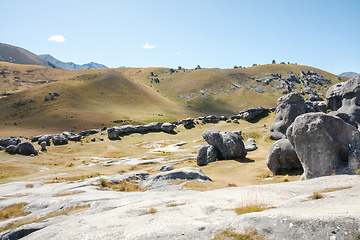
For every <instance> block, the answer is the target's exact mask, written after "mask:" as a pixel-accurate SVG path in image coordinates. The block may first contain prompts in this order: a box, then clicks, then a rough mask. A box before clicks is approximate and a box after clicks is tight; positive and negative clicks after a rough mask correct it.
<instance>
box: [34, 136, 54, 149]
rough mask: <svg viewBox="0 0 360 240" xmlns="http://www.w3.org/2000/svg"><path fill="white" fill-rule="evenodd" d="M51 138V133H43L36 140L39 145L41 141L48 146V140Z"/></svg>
mask: <svg viewBox="0 0 360 240" xmlns="http://www.w3.org/2000/svg"><path fill="white" fill-rule="evenodd" d="M52 138H53V135H52V134H45V135H41V136H40V137H39V138H38V139H37V142H38V144H39V145H40V143H42V142H46V145H47V146H50V140H51V139H52Z"/></svg>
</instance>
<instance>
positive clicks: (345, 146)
mask: <svg viewBox="0 0 360 240" xmlns="http://www.w3.org/2000/svg"><path fill="white" fill-rule="evenodd" d="M286 136H287V138H288V139H289V141H290V143H291V145H292V146H293V147H294V149H295V151H296V153H297V155H298V157H299V160H300V162H301V165H302V166H303V169H304V173H303V175H302V177H301V179H310V178H316V177H321V176H327V175H331V174H341V173H355V171H356V170H358V169H359V168H360V146H359V144H360V132H359V131H358V130H357V129H356V128H355V127H354V126H352V125H350V124H347V123H345V122H344V121H343V120H342V119H341V118H339V117H335V116H331V115H328V114H324V113H307V114H303V115H301V116H298V117H297V118H296V119H295V121H294V122H293V124H292V125H291V126H290V127H289V128H288V130H287V132H286Z"/></svg>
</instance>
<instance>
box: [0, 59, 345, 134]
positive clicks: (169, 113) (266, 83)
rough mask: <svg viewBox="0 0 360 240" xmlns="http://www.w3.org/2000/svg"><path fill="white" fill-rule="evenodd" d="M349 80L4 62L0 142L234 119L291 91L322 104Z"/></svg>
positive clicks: (269, 70) (272, 71)
mask: <svg viewBox="0 0 360 240" xmlns="http://www.w3.org/2000/svg"><path fill="white" fill-rule="evenodd" d="M301 71H304V73H305V72H307V71H309V72H310V71H312V72H316V74H317V78H318V79H326V80H327V81H328V83H325V82H324V83H321V84H313V83H312V82H311V81H310V79H311V78H316V76H315V75H308V76H307V77H308V79H309V82H307V84H308V85H306V84H305V85H304V84H303V83H300V82H297V81H293V82H290V81H289V80H287V79H289V76H290V73H291V72H293V78H295V79H297V80H299V79H300V75H301V74H302V73H301ZM305 74H306V73H305ZM309 74H310V73H309ZM311 74H313V73H311ZM280 75H281V77H280ZM320 77H321V78H320ZM347 79H348V78H345V77H341V78H339V77H338V76H336V75H333V74H330V73H328V72H325V71H322V70H320V69H315V68H312V67H309V66H301V65H283V64H272V65H258V66H254V67H250V68H238V69H198V70H194V69H180V70H174V69H169V68H118V69H87V70H77V71H66V70H62V69H50V68H45V67H41V66H30V65H19V64H12V63H5V62H1V63H0V84H2V86H3V88H2V89H1V92H0V126H2V127H1V131H0V137H4V136H10V135H25V136H30V135H35V134H40V133H45V132H52V133H56V132H61V131H65V130H66V131H75V132H78V131H81V130H84V129H89V128H100V127H103V126H112V125H114V121H119V120H121V121H125V122H129V123H131V122H138V123H139V122H143V123H148V122H152V121H175V120H180V119H182V118H187V117H198V116H204V115H209V114H215V115H227V116H229V115H232V114H236V113H238V112H239V111H240V110H242V109H244V108H248V107H256V106H263V107H275V106H276V101H277V99H278V98H279V97H280V96H282V95H283V94H285V93H286V91H288V90H289V89H288V88H289V87H288V86H289V84H292V87H291V89H290V90H291V91H298V92H301V93H303V94H304V98H306V97H307V95H308V94H309V93H310V92H312V91H316V92H317V93H318V94H319V95H320V96H321V95H323V96H324V95H325V94H326V91H327V88H328V87H329V86H331V85H332V84H335V83H337V82H339V81H344V80H347ZM293 80H294V79H293ZM286 82H287V83H286Z"/></svg>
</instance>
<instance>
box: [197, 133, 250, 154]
mask: <svg viewBox="0 0 360 240" xmlns="http://www.w3.org/2000/svg"><path fill="white" fill-rule="evenodd" d="M202 136H203V138H204V139H205V141H206V142H207V143H208V144H209V145H212V146H214V147H215V149H216V150H217V151H218V159H219V160H228V159H235V158H244V157H245V156H246V153H247V151H246V150H245V146H244V143H243V141H242V137H241V131H235V132H220V131H217V130H207V131H205V132H203V134H202Z"/></svg>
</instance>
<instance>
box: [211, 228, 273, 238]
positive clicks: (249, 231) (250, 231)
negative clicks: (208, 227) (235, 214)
mask: <svg viewBox="0 0 360 240" xmlns="http://www.w3.org/2000/svg"><path fill="white" fill-rule="evenodd" d="M266 239H267V238H265V237H264V236H263V235H261V234H259V233H258V231H257V229H256V228H253V227H248V228H245V229H244V233H238V232H236V231H235V229H234V228H227V229H225V230H224V231H222V232H219V233H217V234H216V235H215V236H214V238H212V240H266Z"/></svg>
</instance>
